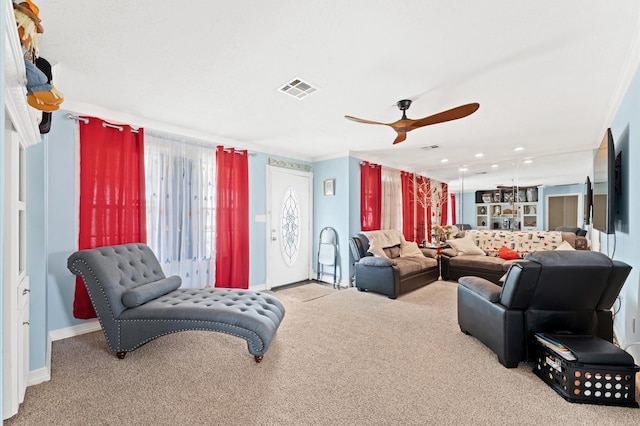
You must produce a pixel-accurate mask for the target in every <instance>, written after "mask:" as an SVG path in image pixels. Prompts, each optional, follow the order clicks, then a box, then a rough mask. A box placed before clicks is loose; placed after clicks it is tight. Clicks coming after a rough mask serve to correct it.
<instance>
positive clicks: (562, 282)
mask: <svg viewBox="0 0 640 426" xmlns="http://www.w3.org/2000/svg"><path fill="white" fill-rule="evenodd" d="M630 271H631V266H629V265H627V264H626V263H624V262H621V261H617V260H612V259H610V258H609V257H607V256H606V255H604V254H602V253H599V252H593V251H584V250H577V251H540V252H535V253H531V254H529V255H528V256H527V257H526V259H525V260H524V261H520V262H517V263H514V264H513V265H512V266H511V268H510V269H509V271H508V273H507V276H506V279H505V282H504V284H503V286H502V287H500V286H498V285H496V284H493V283H492V282H490V281H487V280H485V279H483V278H479V277H472V276H466V277H461V278H460V279H459V280H458V282H459V283H460V285H459V286H458V324H459V325H460V329H461V330H462V332H464V333H465V334H470V335H472V336H474V337H475V338H477V339H478V340H480V341H481V342H482V343H484V344H485V345H486V346H487V347H489V348H490V349H491V350H493V351H494V352H495V353H496V355H497V356H498V360H499V361H500V363H502V364H503V365H504V366H505V367H508V368H513V367H517V366H518V363H519V362H520V361H528V360H532V359H533V347H532V339H533V334H534V333H535V332H553V333H564V332H568V333H575V334H590V335H594V336H598V337H600V338H602V339H605V340H608V341H610V342H611V341H612V340H613V314H612V312H611V310H610V309H611V307H612V306H613V303H614V302H615V300H616V297H617V296H618V293H620V290H621V289H622V286H623V284H624V282H625V280H626V279H627V276H628V275H629V272H630Z"/></svg>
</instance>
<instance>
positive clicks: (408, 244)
mask: <svg viewBox="0 0 640 426" xmlns="http://www.w3.org/2000/svg"><path fill="white" fill-rule="evenodd" d="M423 256H424V255H423V254H422V250H420V247H418V244H417V243H416V242H415V241H403V242H402V243H401V244H400V257H423Z"/></svg>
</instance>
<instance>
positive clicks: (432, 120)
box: [345, 99, 480, 145]
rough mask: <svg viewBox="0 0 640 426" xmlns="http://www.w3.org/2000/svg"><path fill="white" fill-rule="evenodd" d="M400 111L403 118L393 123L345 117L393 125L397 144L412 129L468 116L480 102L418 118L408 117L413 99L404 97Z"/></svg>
mask: <svg viewBox="0 0 640 426" xmlns="http://www.w3.org/2000/svg"><path fill="white" fill-rule="evenodd" d="M396 105H397V106H398V108H399V109H400V111H402V118H401V119H400V120H398V121H394V122H393V123H380V122H378V121H371V120H364V119H362V118H357V117H352V116H350V115H345V118H348V119H349V120H353V121H357V122H358V123H365V124H383V125H385V126H391V127H392V128H393V130H395V131H396V133H398V136H396V139H395V140H394V141H393V144H394V145H395V144H397V143H400V142H402V141H403V140H405V139H406V138H407V132H410V131H411V130H415V129H417V128H419V127H423V126H429V125H431V124H438V123H443V122H445V121H451V120H457V119H459V118H463V117H466V116H467V115H471V114H473V113H474V112H476V111H477V110H478V108H480V104H478V103H471V104H466V105H460V106H459V107H455V108H451V109H448V110H446V111H442V112H439V113H437V114H433V115H430V116H428V117H424V118H419V119H417V120H414V119H411V118H407V113H406V111H407V110H408V109H409V107H410V106H411V99H403V100H401V101H398V103H397V104H396Z"/></svg>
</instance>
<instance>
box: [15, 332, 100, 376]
mask: <svg viewBox="0 0 640 426" xmlns="http://www.w3.org/2000/svg"><path fill="white" fill-rule="evenodd" d="M98 330H100V322H99V321H98V320H93V321H87V322H86V323H83V324H78V325H74V326H71V327H66V328H61V329H58V330H53V331H50V332H49V337H48V338H47V355H46V356H47V360H46V362H45V364H46V365H45V366H44V367H42V368H39V369H37V370H31V371H29V375H28V377H27V386H33V385H38V384H40V383H44V382H48V381H49V380H51V345H52V343H53V341H55V340H62V339H66V338H67V337H73V336H80V335H81V334H86V333H93V332H94V331H98Z"/></svg>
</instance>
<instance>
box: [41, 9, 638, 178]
mask: <svg viewBox="0 0 640 426" xmlns="http://www.w3.org/2000/svg"><path fill="white" fill-rule="evenodd" d="M36 4H38V6H39V7H40V18H41V19H42V24H43V26H44V30H45V32H44V34H41V35H40V38H39V43H40V53H41V56H43V57H44V58H46V59H48V60H49V61H50V62H51V63H52V64H54V65H57V66H56V68H54V83H55V84H56V86H57V87H58V88H59V89H60V90H61V91H62V92H63V93H64V94H65V102H64V104H63V105H62V108H64V109H67V110H71V111H74V112H79V113H84V114H90V115H97V116H100V117H102V118H105V119H109V120H112V121H120V122H127V123H129V124H132V125H134V126H143V127H147V128H154V129H158V130H163V131H168V132H173V133H178V134H182V135H186V136H191V137H197V138H201V139H206V140H211V141H213V142H214V143H223V144H228V145H235V146H237V147H242V148H248V149H254V150H259V151H262V152H267V153H270V154H280V155H287V156H292V157H294V158H298V159H302V160H308V161H316V160H323V159H329V158H334V157H339V156H344V155H353V156H356V157H359V158H362V159H366V160H370V161H373V162H377V163H379V164H383V165H387V166H390V167H394V168H397V169H403V170H408V171H415V172H419V173H422V174H425V175H427V176H430V177H432V178H434V179H438V180H441V181H446V182H449V183H450V184H451V185H452V187H451V188H452V190H455V189H456V188H457V187H458V185H459V184H460V179H459V176H460V172H459V171H458V169H459V167H461V166H463V165H466V166H468V169H469V170H468V171H467V172H465V179H464V187H465V190H472V189H481V188H491V187H494V186H496V185H511V184H514V183H515V184H519V185H532V184H544V185H555V184H569V183H582V182H584V180H585V178H586V176H587V175H588V174H589V173H590V172H591V167H592V166H591V162H592V150H593V149H594V148H595V147H597V145H598V144H599V142H600V140H601V138H602V135H603V133H604V131H605V129H606V128H607V127H608V126H610V125H611V120H612V119H613V117H614V115H615V112H616V110H617V108H618V106H619V104H620V102H621V100H622V96H623V95H624V92H625V90H626V89H627V86H628V84H629V82H630V80H631V78H632V76H633V73H634V72H635V69H636V67H637V65H638V62H639V56H640V47H639V46H640V41H639V38H640V2H638V0H616V1H615V2H605V1H600V0H589V1H586V0H563V1H557V0H542V1H526V2H525V1H513V0H485V1H472V0H467V1H464V0H447V1H445V0H404V1H382V0H377V1H372V0H355V1H345V0H341V1H336V0H330V1H310V0H295V1H294V0H277V1H264V2H262V1H249V0H236V1H220V0H206V1H205V0H192V1H190V2H179V1H175V0H172V1H167V0H162V1H158V0H156V1H151V0H142V1H137V2H131V1H123V0H112V1H85V2H78V1H75V0H40V1H37V0H36ZM294 78H301V79H303V80H305V81H308V82H309V83H311V84H313V85H315V86H317V87H318V88H319V90H318V91H317V92H316V93H314V94H312V95H310V96H308V97H307V98H305V99H303V100H298V99H294V98H292V97H290V96H287V95H285V94H283V93H280V92H279V91H278V89H279V88H280V87H281V86H282V85H283V84H285V83H286V82H288V81H290V80H292V79H294ZM404 98H409V99H412V100H413V101H414V102H413V104H412V106H411V108H410V109H409V110H408V113H407V115H408V116H409V117H410V118H421V117H424V116H427V115H431V114H434V113H437V112H440V111H442V110H445V109H449V108H452V107H456V106H458V105H461V104H465V103H470V102H478V103H480V109H479V110H478V111H477V112H476V113H474V114H472V115H471V116H469V117H466V118H462V119H460V120H455V121H450V122H447V123H441V124H437V125H433V126H428V127H423V128H420V129H417V130H414V131H412V132H410V133H408V135H407V140H406V141H405V142H403V143H400V144H398V145H395V146H393V145H392V141H393V139H394V138H395V133H394V131H393V130H392V129H391V128H388V127H386V126H376V125H368V124H361V123H356V122H353V121H349V120H347V119H345V118H344V115H353V116H356V117H361V118H365V119H369V120H374V121H382V122H393V121H396V120H397V119H399V118H400V116H401V113H400V111H399V110H398V109H397V107H396V106H395V103H396V102H397V101H398V100H400V99H404ZM53 125H54V126H55V123H53ZM431 145H438V146H439V148H437V149H434V150H423V149H421V148H422V147H425V146H431ZM516 146H522V147H524V150H523V151H521V152H519V153H516V152H514V151H513V148H514V147H516ZM479 152H482V153H484V157H483V158H481V159H477V158H475V156H474V155H475V154H476V153H479ZM528 157H531V158H532V159H533V163H532V164H524V161H523V160H524V159H525V158H528ZM442 158H448V159H449V162H448V163H446V164H442V163H441V159H442ZM493 163H495V164H498V168H497V169H491V168H490V167H489V166H490V164H493ZM482 172H486V174H479V173H482Z"/></svg>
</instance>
